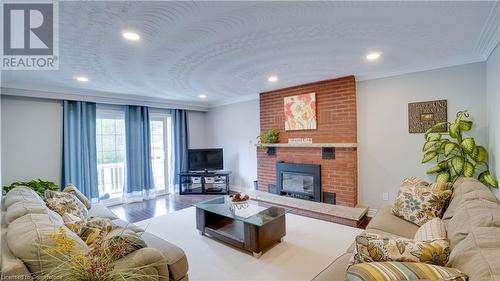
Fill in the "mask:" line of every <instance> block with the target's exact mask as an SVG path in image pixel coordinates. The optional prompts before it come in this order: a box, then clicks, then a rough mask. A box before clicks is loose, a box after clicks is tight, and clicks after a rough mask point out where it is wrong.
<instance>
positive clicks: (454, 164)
mask: <svg viewBox="0 0 500 281" xmlns="http://www.w3.org/2000/svg"><path fill="white" fill-rule="evenodd" d="M472 125H473V122H472V121H471V120H470V118H469V114H468V113H467V111H466V110H464V111H459V112H458V113H457V117H456V119H455V122H453V123H451V122H441V123H438V124H436V125H434V126H432V127H431V128H429V129H428V130H427V131H426V132H425V134H424V138H425V143H424V146H423V148H422V151H423V152H424V157H423V159H422V163H427V162H430V161H431V160H436V163H437V164H436V165H435V166H433V167H431V168H430V169H429V170H427V173H428V174H436V182H439V183H445V182H455V180H457V179H458V178H459V177H461V176H465V177H473V176H476V177H477V179H478V180H479V181H481V182H482V183H484V184H485V185H487V186H490V187H493V188H498V182H497V179H496V178H495V177H494V176H493V175H492V174H491V172H490V170H489V167H488V151H487V150H486V148H484V147H483V146H481V145H478V144H477V143H476V141H475V140H474V138H473V137H471V136H468V135H466V134H465V132H468V131H470V130H471V129H472ZM444 126H446V127H447V132H444V133H438V132H435V131H437V130H438V129H442V128H443V127H444Z"/></svg>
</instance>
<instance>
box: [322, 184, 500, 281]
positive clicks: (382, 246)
mask: <svg viewBox="0 0 500 281" xmlns="http://www.w3.org/2000/svg"><path fill="white" fill-rule="evenodd" d="M314 280H315V281H323V280H324V281H336V280H348V281H363V280H366V281H368V280H377V281H383V280H449V281H451V280H453V281H458V280H460V281H462V280H471V281H475V280H480V281H488V280H500V203H499V201H498V199H497V198H496V196H495V195H494V194H493V193H492V192H491V190H490V189H489V188H488V187H486V186H485V185H483V184H482V183H480V182H479V181H477V180H476V179H473V178H460V179H458V180H457V181H456V182H455V183H454V184H453V185H447V184H428V183H425V182H424V181H422V180H419V179H415V178H411V179H406V180H404V181H403V183H402V186H401V189H400V192H399V194H398V196H397V198H396V200H395V202H394V204H393V205H389V206H385V207H382V208H381V209H380V210H379V211H378V212H377V214H376V215H375V216H374V217H373V218H372V220H371V221H370V223H369V224H368V226H367V228H366V230H364V231H363V233H362V234H361V235H359V236H357V237H356V239H355V241H354V243H353V244H352V245H351V247H349V249H347V251H346V253H344V254H343V255H341V256H340V257H339V258H337V259H336V260H334V261H332V263H331V264H330V265H329V266H328V267H327V268H326V269H324V270H323V271H322V272H321V273H320V274H318V276H316V277H315V278H314Z"/></svg>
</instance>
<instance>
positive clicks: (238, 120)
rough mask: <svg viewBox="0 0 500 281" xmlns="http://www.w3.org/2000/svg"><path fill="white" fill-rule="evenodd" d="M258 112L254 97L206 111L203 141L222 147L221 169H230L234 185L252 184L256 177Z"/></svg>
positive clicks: (258, 130)
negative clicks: (250, 99)
mask: <svg viewBox="0 0 500 281" xmlns="http://www.w3.org/2000/svg"><path fill="white" fill-rule="evenodd" d="M259 116H260V115H259V101H258V100H252V101H246V102H241V103H235V104H230V105H225V106H220V107H216V108H213V109H211V110H210V111H209V112H208V113H207V114H206V117H207V118H206V123H205V124H206V134H207V137H208V138H207V142H206V145H207V146H208V147H222V148H223V149H224V169H225V170H230V171H232V172H233V174H232V175H231V184H232V185H234V186H237V187H243V188H249V187H253V181H254V180H257V150H256V147H255V143H256V137H257V135H258V134H259V132H260V129H259V118H260V117H259Z"/></svg>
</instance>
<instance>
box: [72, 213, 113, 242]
mask: <svg viewBox="0 0 500 281" xmlns="http://www.w3.org/2000/svg"><path fill="white" fill-rule="evenodd" d="M65 225H66V227H68V228H69V229H70V230H71V231H73V232H75V233H76V234H77V235H78V236H80V238H82V240H83V241H85V243H87V245H92V244H93V243H94V241H95V240H96V239H97V238H98V237H99V235H101V234H103V235H106V234H107V233H109V232H110V231H111V230H113V229H114V228H115V227H114V226H113V223H112V222H111V220H110V219H106V218H91V219H87V220H80V221H69V222H67V223H65Z"/></svg>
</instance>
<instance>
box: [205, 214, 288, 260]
mask: <svg viewBox="0 0 500 281" xmlns="http://www.w3.org/2000/svg"><path fill="white" fill-rule="evenodd" d="M196 228H197V229H198V230H199V231H200V233H201V234H202V235H203V234H207V235H208V236H210V237H213V238H215V239H218V240H220V241H223V242H225V243H228V244H230V245H232V246H234V247H237V248H240V249H243V250H246V251H250V252H252V253H253V255H254V257H256V258H259V257H260V256H261V255H262V251H263V250H265V249H267V248H269V247H271V246H273V245H274V244H276V243H279V242H281V241H283V237H284V236H285V235H286V224H285V216H284V215H283V216H281V217H279V218H276V219H274V220H273V221H271V222H269V223H266V224H264V225H263V226H256V225H253V224H249V223H244V222H242V221H239V220H234V219H231V218H227V217H224V216H221V215H218V214H215V213H211V212H208V211H205V210H203V209H200V208H196Z"/></svg>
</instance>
